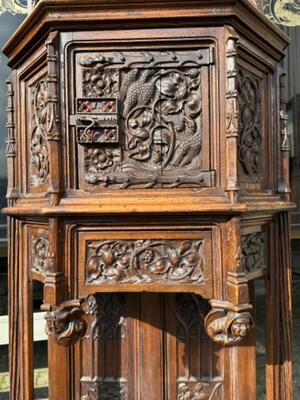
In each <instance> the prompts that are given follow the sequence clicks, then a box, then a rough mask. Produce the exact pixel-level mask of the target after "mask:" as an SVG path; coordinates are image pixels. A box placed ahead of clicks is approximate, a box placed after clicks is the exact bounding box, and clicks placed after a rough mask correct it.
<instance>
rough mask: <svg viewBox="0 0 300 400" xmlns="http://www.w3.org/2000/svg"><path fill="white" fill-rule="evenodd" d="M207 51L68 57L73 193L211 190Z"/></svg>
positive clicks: (96, 53) (210, 51) (143, 51)
mask: <svg viewBox="0 0 300 400" xmlns="http://www.w3.org/2000/svg"><path fill="white" fill-rule="evenodd" d="M213 50H214V49H213V48H212V47H208V46H207V47H200V46H199V47H195V48H176V47H175V48H172V46H171V45H170V46H169V48H168V49H152V48H151V47H148V48H143V49H139V50H128V49H118V48H116V49H115V50H114V51H94V52H78V53H75V68H74V76H73V77H72V76H70V78H71V80H72V79H73V82H74V83H75V97H74V98H71V110H72V111H71V112H72V114H71V115H70V125H71V131H70V133H71V134H70V137H69V139H70V142H72V141H74V142H75V143H76V150H77V151H78V163H77V165H74V167H75V168H76V167H78V176H79V179H80V182H79V188H82V189H87V190H88V189H89V188H90V187H91V186H90V185H92V186H94V187H95V186H97V187H98V188H122V189H126V188H177V187H209V186H212V185H213V184H214V175H215V173H214V171H213V170H212V169H211V165H210V164H211V156H210V150H211V149H210V136H211V135H210V125H209V120H210V118H209V102H210V100H212V95H211V93H210V76H211V71H210V67H211V66H212V65H213V63H214V56H213V54H214V53H213ZM71 59H72V58H71ZM74 139H75V140H74ZM75 143H74V144H75Z"/></svg>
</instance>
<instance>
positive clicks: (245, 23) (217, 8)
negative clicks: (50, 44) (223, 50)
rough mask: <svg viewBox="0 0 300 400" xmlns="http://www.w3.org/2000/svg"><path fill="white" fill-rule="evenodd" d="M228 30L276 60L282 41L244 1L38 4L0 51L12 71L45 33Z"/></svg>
mask: <svg viewBox="0 0 300 400" xmlns="http://www.w3.org/2000/svg"><path fill="white" fill-rule="evenodd" d="M99 22H101V28H108V29H118V28H120V27H121V28H122V29H126V28H134V27H138V28H140V29H141V28H151V27H155V28H166V27H174V25H175V26H207V27H209V26H221V25H224V24H227V25H231V26H233V27H234V28H235V29H236V30H237V31H238V32H240V33H242V34H244V35H245V36H246V37H251V39H252V40H255V42H256V43H257V41H261V43H262V46H263V47H266V44H267V46H268V48H269V49H270V51H271V52H272V54H273V56H274V57H275V58H278V59H280V58H281V57H282V52H283V50H284V48H285V47H286V46H287V44H288V43H289V39H288V37H287V36H286V35H285V34H284V33H283V32H282V31H281V30H280V29H279V28H277V27H276V26H275V25H274V24H273V23H272V22H270V21H269V20H268V18H267V17H266V16H264V15H263V13H262V12H261V11H259V9H258V8H257V7H256V6H255V5H254V4H253V3H252V2H251V1H250V0H217V1H215V0H209V1H208V0H181V1H178V0H163V1H162V0H130V1H129V0H85V1H83V0H40V1H39V2H38V3H37V4H36V6H35V7H34V9H33V10H32V12H31V13H30V14H29V15H28V17H27V18H26V19H25V21H24V22H23V23H22V24H21V25H20V27H19V28H18V30H17V31H16V32H15V33H14V35H13V36H12V37H11V38H10V40H9V41H8V42H7V43H6V45H5V46H4V48H3V52H4V54H5V55H6V56H7V57H8V58H9V65H10V66H12V67H13V66H15V65H16V64H17V63H19V62H20V60H21V59H22V58H23V56H26V54H27V53H28V50H30V49H33V48H34V47H35V46H37V45H38V44H39V43H40V42H41V41H42V40H43V39H44V38H45V35H46V34H48V33H49V31H50V30H53V29H56V30H58V31H78V30H87V29H88V30H95V29H97V30H99V28H100V26H99Z"/></svg>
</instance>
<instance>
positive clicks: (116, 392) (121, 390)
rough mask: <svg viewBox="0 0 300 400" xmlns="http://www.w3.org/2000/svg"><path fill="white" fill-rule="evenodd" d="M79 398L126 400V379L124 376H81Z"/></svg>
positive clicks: (89, 399) (86, 399)
mask: <svg viewBox="0 0 300 400" xmlns="http://www.w3.org/2000/svg"><path fill="white" fill-rule="evenodd" d="M81 384H82V387H83V391H84V392H86V393H85V394H84V395H82V396H81V398H80V399H81V400H128V387H127V381H126V379H124V378H119V379H115V378H105V379H103V378H101V377H98V376H96V377H94V378H90V377H85V376H84V377H82V378H81Z"/></svg>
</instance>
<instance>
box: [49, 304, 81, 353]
mask: <svg viewBox="0 0 300 400" xmlns="http://www.w3.org/2000/svg"><path fill="white" fill-rule="evenodd" d="M83 314H84V311H83V310H82V308H81V305H80V302H79V301H76V300H70V301H66V302H64V303H62V304H61V305H60V306H59V307H56V308H54V310H50V311H48V312H47V314H46V316H45V319H46V321H47V325H46V332H47V334H48V335H49V336H52V337H53V338H54V339H55V340H56V341H57V343H58V344H60V345H62V346H70V345H72V344H74V343H75V342H77V340H78V339H79V338H81V337H82V336H83V335H84V334H85V331H86V328H87V326H86V322H85V320H84V319H83Z"/></svg>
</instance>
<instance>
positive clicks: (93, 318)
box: [72, 293, 224, 400]
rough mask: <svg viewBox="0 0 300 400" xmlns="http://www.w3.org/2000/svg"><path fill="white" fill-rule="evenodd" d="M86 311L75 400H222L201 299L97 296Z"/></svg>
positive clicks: (217, 357) (219, 365) (219, 364)
mask: <svg viewBox="0 0 300 400" xmlns="http://www.w3.org/2000/svg"><path fill="white" fill-rule="evenodd" d="M85 307H86V311H88V314H89V325H88V330H87V332H86V335H85V337H84V338H83V339H82V340H81V342H80V343H79V344H77V346H76V348H77V357H78V358H79V359H80V362H79V363H75V368H76V369H77V371H76V375H77V376H80V378H78V379H75V382H80V387H79V386H78V387H77V388H76V396H75V397H74V396H73V397H72V398H76V399H80V400H104V399H109V400H112V399H122V400H125V399H126V400H127V399H128V400H129V399H130V400H136V399H139V400H144V399H149V400H150V399H151V400H152V399H155V400H163V399H169V400H175V399H176V400H188V399H211V400H221V399H223V398H224V388H223V378H222V376H223V372H222V370H223V361H222V357H221V353H220V350H219V349H218V346H217V345H215V344H213V342H212V341H211V340H209V339H208V337H207V336H206V334H205V331H204V327H203V317H204V316H205V315H206V313H207V303H206V302H205V301H203V300H201V298H200V297H197V296H195V295H190V294H165V295H163V294H120V293H119V294H118V293H113V294H98V295H95V296H89V297H88V299H87V301H86V304H85ZM79 393H80V394H79Z"/></svg>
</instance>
